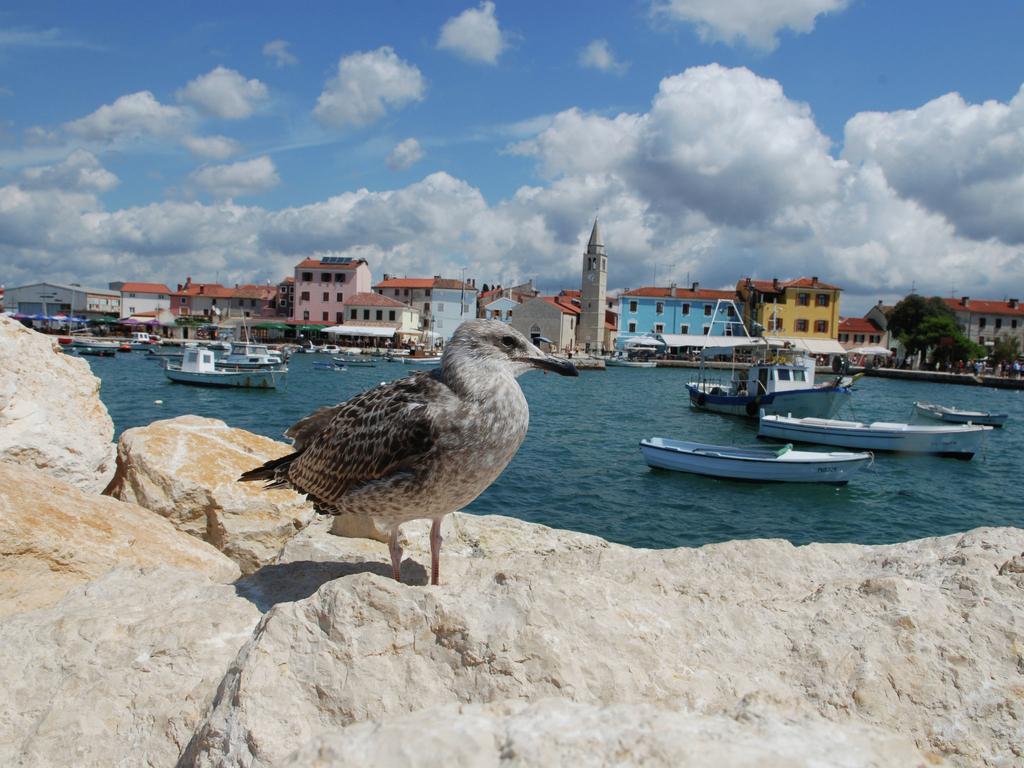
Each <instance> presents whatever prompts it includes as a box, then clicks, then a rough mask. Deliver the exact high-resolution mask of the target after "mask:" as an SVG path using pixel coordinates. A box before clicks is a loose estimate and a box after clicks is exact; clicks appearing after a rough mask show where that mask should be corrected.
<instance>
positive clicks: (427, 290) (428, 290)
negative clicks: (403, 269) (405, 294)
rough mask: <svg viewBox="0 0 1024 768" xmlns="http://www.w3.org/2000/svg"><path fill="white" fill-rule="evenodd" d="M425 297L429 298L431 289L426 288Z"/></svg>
mask: <svg viewBox="0 0 1024 768" xmlns="http://www.w3.org/2000/svg"><path fill="white" fill-rule="evenodd" d="M423 295H424V296H429V295H430V289H429V288H424V289H423Z"/></svg>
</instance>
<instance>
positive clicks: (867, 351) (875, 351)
mask: <svg viewBox="0 0 1024 768" xmlns="http://www.w3.org/2000/svg"><path fill="white" fill-rule="evenodd" d="M846 351H847V352H849V353H850V354H851V355H885V356H886V357H889V355H891V354H892V350H891V349H886V348H885V347H879V346H874V347H854V348H853V349H848V350H846Z"/></svg>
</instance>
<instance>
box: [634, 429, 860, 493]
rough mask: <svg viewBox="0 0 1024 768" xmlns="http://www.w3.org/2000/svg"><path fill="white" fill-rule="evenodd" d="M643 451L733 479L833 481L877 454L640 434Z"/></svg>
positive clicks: (679, 467) (650, 457)
mask: <svg viewBox="0 0 1024 768" xmlns="http://www.w3.org/2000/svg"><path fill="white" fill-rule="evenodd" d="M640 452H641V453H643V455H644V459H646V461H647V463H648V465H650V466H652V467H657V468H659V469H671V470H675V471H677V472H690V473H692V474H697V475H708V476H709V477H722V478H727V479H730V480H754V481H760V482H786V483H829V484H832V485H843V484H845V483H848V482H849V481H850V478H851V477H853V475H855V474H856V473H857V472H859V471H860V470H862V469H863V468H864V467H866V466H868V465H870V464H871V462H872V460H873V457H872V455H871V454H870V453H846V452H829V453H822V452H817V451H794V450H793V445H792V444H787V445H785V446H783V447H782V448H779V449H773V448H763V447H754V448H736V447H733V446H729V445H708V444H706V443H692V442H689V441H686V440H669V439H667V438H664V437H652V438H650V439H647V440H641V441H640Z"/></svg>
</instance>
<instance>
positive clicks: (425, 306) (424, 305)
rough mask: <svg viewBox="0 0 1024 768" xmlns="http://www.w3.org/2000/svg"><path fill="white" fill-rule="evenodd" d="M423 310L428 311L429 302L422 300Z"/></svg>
mask: <svg viewBox="0 0 1024 768" xmlns="http://www.w3.org/2000/svg"><path fill="white" fill-rule="evenodd" d="M423 311H424V312H429V311H430V302H429V301H425V302H423Z"/></svg>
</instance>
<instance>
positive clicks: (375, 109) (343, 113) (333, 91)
mask: <svg viewBox="0 0 1024 768" xmlns="http://www.w3.org/2000/svg"><path fill="white" fill-rule="evenodd" d="M425 90H426V81H425V80H424V79H423V74H422V73H421V72H420V70H419V68H417V67H416V66H415V65H413V64H409V63H408V62H406V61H403V60H402V59H400V58H399V57H398V55H397V54H396V53H395V52H394V50H392V49H391V48H389V47H387V46H384V47H382V48H378V49H377V50H375V51H366V52H362V53H354V54H352V55H350V56H344V57H342V58H341V60H340V61H339V62H338V73H337V75H336V76H335V77H333V78H331V80H329V81H328V82H327V83H326V85H325V86H324V90H323V92H321V94H320V96H319V98H318V99H317V102H316V108H315V109H314V110H313V114H314V115H315V116H316V118H317V119H318V120H319V121H320V122H321V123H323V124H324V125H327V126H331V127H335V128H340V127H344V126H349V125H352V126H362V125H368V124H369V123H372V122H374V121H375V120H379V119H380V118H381V117H383V116H384V115H385V114H386V113H387V111H388V109H400V108H401V107H404V106H405V105H406V104H409V103H411V102H414V101H420V100H421V99H422V98H423V93H424V91H425Z"/></svg>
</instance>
